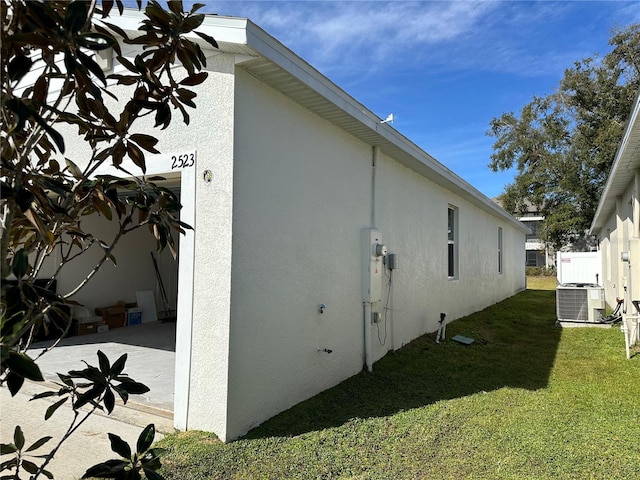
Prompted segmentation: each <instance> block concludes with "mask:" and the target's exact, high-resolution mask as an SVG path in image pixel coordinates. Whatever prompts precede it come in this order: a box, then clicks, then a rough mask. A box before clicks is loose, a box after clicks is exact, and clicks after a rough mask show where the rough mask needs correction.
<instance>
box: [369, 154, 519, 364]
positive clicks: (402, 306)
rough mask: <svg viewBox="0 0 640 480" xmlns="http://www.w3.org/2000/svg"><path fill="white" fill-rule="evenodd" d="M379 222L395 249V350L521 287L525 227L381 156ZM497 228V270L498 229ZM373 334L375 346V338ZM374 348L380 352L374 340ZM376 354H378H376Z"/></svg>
mask: <svg viewBox="0 0 640 480" xmlns="http://www.w3.org/2000/svg"><path fill="white" fill-rule="evenodd" d="M378 177H379V183H378V189H377V192H378V199H377V203H378V205H379V214H378V217H379V228H380V229H381V231H382V232H383V235H384V239H385V242H386V243H387V245H388V247H389V251H390V252H394V253H396V254H397V256H398V264H399V268H398V269H397V270H395V271H394V272H393V286H392V287H393V290H392V298H391V300H392V301H393V305H392V308H391V310H390V315H391V317H392V322H391V323H392V327H393V328H392V330H393V335H392V337H393V345H392V347H393V348H394V349H397V348H400V347H402V345H404V344H406V343H408V342H409V341H411V340H413V339H414V338H416V337H418V336H420V335H422V334H423V333H425V332H432V331H435V330H437V328H438V321H439V319H440V313H446V314H447V320H448V321H451V320H454V319H456V318H460V317H462V316H464V315H467V314H470V313H472V312H475V311H478V310H481V309H482V308H484V307H486V306H488V305H491V304H493V303H496V302H498V301H500V300H502V299H504V298H506V297H508V296H510V295H512V294H513V293H515V292H517V291H519V290H522V289H524V288H525V262H524V234H523V233H522V232H518V231H516V230H515V229H513V228H512V227H510V226H509V225H507V224H506V223H503V222H501V221H499V220H497V219H496V218H495V217H493V216H491V215H489V214H487V213H486V212H484V211H483V210H481V209H479V208H478V207H475V206H474V205H471V204H470V203H468V202H466V201H463V200H461V199H460V198H459V197H457V196H455V195H453V194H452V193H451V192H449V191H448V190H446V189H444V188H442V187H440V186H439V185H437V184H435V183H433V182H431V181H429V180H427V179H425V178H424V177H422V176H420V175H418V174H417V173H415V172H413V171H411V170H409V169H407V168H405V167H403V166H401V165H399V164H398V163H397V162H395V161H394V160H392V159H390V158H389V157H386V156H382V161H381V162H380V164H379V166H378ZM450 206H452V207H455V209H456V211H457V215H458V224H457V227H458V238H457V243H458V245H457V247H458V248H457V250H458V274H457V277H456V278H455V279H449V278H448V272H447V211H448V208H449V207H450ZM499 227H500V228H502V255H503V258H502V270H503V271H502V273H499V272H498V228H499ZM376 340H377V339H376V338H374V345H375V344H376V343H379V342H376ZM376 347H377V348H376V350H377V351H378V352H379V353H382V352H383V351H384V348H380V345H379V344H378V345H376ZM379 356H380V355H378V357H379Z"/></svg>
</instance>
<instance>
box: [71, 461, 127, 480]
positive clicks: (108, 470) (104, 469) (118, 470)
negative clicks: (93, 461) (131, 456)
mask: <svg viewBox="0 0 640 480" xmlns="http://www.w3.org/2000/svg"><path fill="white" fill-rule="evenodd" d="M130 464H131V463H130V462H125V461H124V460H107V461H106V462H103V463H99V464H97V465H94V466H93V467H91V468H89V469H87V471H86V472H85V473H84V475H83V476H82V478H129V477H121V476H120V475H119V474H122V472H124V469H125V467H127V466H129V465H130Z"/></svg>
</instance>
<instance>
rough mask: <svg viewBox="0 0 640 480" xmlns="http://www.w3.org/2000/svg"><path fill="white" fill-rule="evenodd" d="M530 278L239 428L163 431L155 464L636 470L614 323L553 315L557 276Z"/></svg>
mask: <svg viewBox="0 0 640 480" xmlns="http://www.w3.org/2000/svg"><path fill="white" fill-rule="evenodd" d="M528 285H529V289H528V290H527V291H525V292H522V293H520V294H518V295H516V296H514V297H512V298H510V299H508V300H505V301H504V302H501V303H499V304H497V305H495V306H493V307H490V308H487V309H486V310H483V311H482V312H478V313H476V314H473V315H470V316H468V317H466V318H464V319H460V320H457V321H455V322H454V323H452V324H451V325H449V326H448V327H447V340H446V341H445V342H443V343H441V344H439V345H438V344H436V343H435V342H434V337H435V336H434V335H425V336H423V337H421V338H419V339H417V340H416V341H414V342H412V343H411V344H409V345H407V346H406V347H404V348H403V349H401V350H399V351H397V352H396V353H393V354H389V355H387V356H386V357H385V358H383V359H382V360H380V361H379V362H377V363H376V364H375V365H374V373H372V374H370V373H362V374H359V375H356V376H355V377H352V378H350V379H348V380H347V381H345V382H343V383H341V384H340V385H338V386H337V387H335V388H333V389H331V390H328V391H326V392H323V393H321V394H320V395H318V396H316V397H314V398H312V399H310V400H308V401H306V402H303V403H301V404H299V405H297V406H295V407H294V408H292V409H290V410H288V411H286V412H284V413H282V414H280V415H278V416H277V417H274V418H273V419H271V420H269V421H267V422H265V423H264V424H263V425H262V426H260V427H259V428H257V429H255V430H253V431H251V432H249V434H248V435H247V436H246V437H244V438H242V439H240V440H238V441H235V442H232V443H230V444H226V445H225V444H222V443H221V442H220V441H218V440H217V438H216V437H215V436H214V435H212V434H206V433H202V432H186V433H177V434H173V435H170V436H168V437H166V438H165V439H164V440H162V441H161V442H160V446H163V447H165V448H167V449H168V452H167V455H166V456H165V457H164V460H163V464H164V465H165V467H164V470H163V474H164V475H165V476H166V477H167V478H168V479H193V480H195V479H226V478H229V479H289V478H300V479H330V478H340V479H347V478H349V479H416V478H428V479H430V478H434V479H474V478H475V479H567V478H573V479H580V480H582V479H632V478H640V354H636V355H635V356H634V357H633V358H632V359H631V360H627V359H626V357H625V352H624V338H623V336H622V334H621V332H620V330H619V328H612V329H598V328H573V329H565V330H562V329H561V328H559V327H557V326H556V325H555V292H554V291H553V290H554V288H555V278H550V279H549V278H545V279H538V278H536V279H533V278H531V279H529V282H528ZM456 334H461V335H465V336H467V337H472V338H474V339H476V342H475V343H474V344H473V345H470V346H464V345H460V344H457V343H455V342H452V341H450V340H449V339H450V338H451V337H452V336H454V335H456ZM636 352H637V351H636Z"/></svg>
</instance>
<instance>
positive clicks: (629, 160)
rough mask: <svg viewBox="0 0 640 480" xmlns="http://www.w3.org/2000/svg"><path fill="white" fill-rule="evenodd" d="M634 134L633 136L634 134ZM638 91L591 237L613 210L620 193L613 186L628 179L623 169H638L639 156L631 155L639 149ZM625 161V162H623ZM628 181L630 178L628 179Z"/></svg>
mask: <svg viewBox="0 0 640 480" xmlns="http://www.w3.org/2000/svg"><path fill="white" fill-rule="evenodd" d="M634 132H635V134H634ZM638 132H640V91H639V92H638V95H637V96H636V100H635V102H634V107H633V110H632V111H631V116H630V117H629V122H628V123H627V128H626V129H625V132H624V135H623V137H622V141H621V142H620V147H619V148H618V151H617V152H616V157H615V160H614V162H613V166H612V167H611V171H610V172H609V178H608V179H607V183H606V184H605V187H604V190H603V191H602V195H601V196H600V201H599V202H598V208H597V209H596V213H595V215H594V216H593V221H592V222H591V227H590V228H589V233H590V234H591V235H595V234H597V233H598V232H599V231H600V229H601V228H602V226H603V225H604V224H605V223H606V221H607V217H608V216H610V215H611V212H612V211H613V210H614V209H615V205H616V197H617V196H618V195H620V192H617V191H614V189H615V184H616V183H617V182H620V181H621V180H623V179H625V178H629V173H628V172H627V171H624V170H623V169H625V170H626V169H628V168H635V169H638V168H640V155H636V158H635V160H634V159H633V156H632V155H633V154H634V153H635V152H636V151H637V150H639V149H640V135H638ZM625 160H626V162H625ZM629 181H631V180H630V178H629Z"/></svg>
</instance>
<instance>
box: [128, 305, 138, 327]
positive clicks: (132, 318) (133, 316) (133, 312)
mask: <svg viewBox="0 0 640 480" xmlns="http://www.w3.org/2000/svg"><path fill="white" fill-rule="evenodd" d="M141 323H142V309H141V308H127V325H140V324H141Z"/></svg>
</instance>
